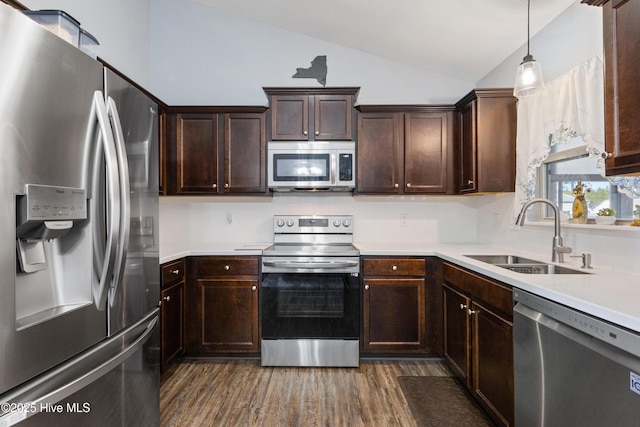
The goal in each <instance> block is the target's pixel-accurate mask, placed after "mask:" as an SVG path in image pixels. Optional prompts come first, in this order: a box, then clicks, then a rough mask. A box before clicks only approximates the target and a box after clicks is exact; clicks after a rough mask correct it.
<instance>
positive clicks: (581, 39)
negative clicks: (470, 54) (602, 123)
mask: <svg viewBox="0 0 640 427" xmlns="http://www.w3.org/2000/svg"><path fill="white" fill-rule="evenodd" d="M532 3H533V4H532V7H535V2H532ZM529 50H530V53H531V55H533V58H534V59H535V60H536V61H538V62H539V63H540V64H541V65H542V72H543V76H544V79H545V81H546V82H550V81H551V80H553V79H555V78H556V77H558V76H560V75H562V74H564V73H566V72H567V71H569V70H570V69H571V68H573V67H575V66H577V65H580V64H582V63H583V62H585V61H586V60H587V59H589V58H591V57H593V56H594V55H596V54H598V53H601V52H602V8H600V7H595V6H588V5H585V4H581V3H579V2H576V3H575V4H574V5H572V6H570V7H569V8H567V10H565V11H564V12H563V13H562V14H560V15H559V16H558V17H557V18H556V19H555V20H553V21H552V22H551V23H550V24H549V25H547V26H546V27H545V28H544V29H543V30H542V31H540V32H539V33H537V34H536V35H535V36H533V37H532V38H531V43H530V49H529ZM526 54H527V45H526V44H525V45H523V46H522V47H521V48H520V49H518V50H517V51H516V52H514V53H513V54H512V55H511V56H509V57H508V58H506V59H505V60H504V61H503V62H502V63H500V64H498V65H497V66H496V67H495V68H494V69H493V70H492V71H491V72H490V73H489V74H487V75H486V76H485V77H483V78H482V79H481V80H480V81H479V82H478V84H477V86H478V87H512V86H513V83H514V79H515V75H516V68H517V67H518V65H519V64H520V63H521V62H522V58H524V56H525V55H526Z"/></svg>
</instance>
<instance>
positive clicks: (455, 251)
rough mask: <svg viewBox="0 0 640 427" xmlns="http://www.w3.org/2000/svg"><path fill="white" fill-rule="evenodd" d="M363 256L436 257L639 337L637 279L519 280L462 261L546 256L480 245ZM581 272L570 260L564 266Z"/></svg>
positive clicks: (202, 250)
mask: <svg viewBox="0 0 640 427" xmlns="http://www.w3.org/2000/svg"><path fill="white" fill-rule="evenodd" d="M270 245H271V243H255V244H232V243H231V244H217V243H215V244H202V245H198V246H197V247H185V246H182V247H181V245H173V246H172V247H170V248H164V249H163V248H161V250H160V263H161V264H164V263H165V262H169V261H173V260H175V259H179V258H182V257H186V256H197V255H236V256H240V255H261V254H262V250H263V249H265V248H267V247H268V246H270ZM355 245H356V247H357V248H358V249H359V250H360V254H361V255H365V256H366V255H388V256H402V255H406V256H410V255H413V256H437V257H439V258H441V259H443V260H446V261H451V262H452V263H454V264H457V265H459V266H461V267H465V268H468V269H470V270H473V271H476V272H477V273H479V274H483V275H485V276H488V277H491V278H492V279H496V280H499V281H501V282H504V283H507V284H509V285H511V286H514V287H517V288H520V289H522V290H525V291H528V292H531V293H534V294H536V295H539V296H542V297H545V298H548V299H551V300H553V301H556V302H559V303H561V304H564V305H567V306H569V307H573V308H574V309H576V310H580V311H583V312H585V313H588V314H591V315H593V316H596V317H599V318H601V319H604V320H607V321H609V322H612V323H615V324H617V325H620V326H623V327H626V328H629V329H631V330H634V331H637V332H640V275H637V274H631V273H626V272H621V271H616V270H610V269H603V268H601V267H598V260H597V259H594V260H593V265H594V268H593V269H592V270H588V271H589V273H590V274H575V275H573V274H522V273H516V272H513V271H510V270H507V269H504V268H500V267H496V266H493V265H490V264H487V263H485V262H482V261H477V260H474V259H472V258H469V257H466V256H464V255H481V254H487V255H503V254H507V255H519V256H524V257H527V258H532V259H535V260H539V261H545V262H549V261H550V259H551V253H550V252H551V250H549V253H548V254H545V255H541V254H539V253H527V252H523V251H518V250H514V249H509V248H501V247H496V246H489V245H479V244H442V243H427V244H417V243H355ZM563 265H564V266H566V267H569V268H574V269H578V270H579V269H580V265H581V263H580V262H579V261H575V260H574V259H571V260H570V261H567V262H565V263H564V264H563Z"/></svg>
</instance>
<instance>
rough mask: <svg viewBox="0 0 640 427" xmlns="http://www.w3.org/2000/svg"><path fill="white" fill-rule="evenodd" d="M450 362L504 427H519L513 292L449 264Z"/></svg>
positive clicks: (447, 342) (447, 345) (446, 280)
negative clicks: (514, 375)
mask: <svg viewBox="0 0 640 427" xmlns="http://www.w3.org/2000/svg"><path fill="white" fill-rule="evenodd" d="M443 279H444V284H443V288H442V289H443V315H444V316H443V317H444V358H445V360H446V361H447V363H448V365H449V366H450V367H451V369H452V370H453V371H454V373H455V374H456V375H457V376H458V377H459V378H460V379H461V380H462V382H463V383H464V384H465V385H466V386H467V388H468V389H469V391H471V393H472V394H473V396H474V397H475V398H476V399H477V400H478V402H479V403H480V405H481V406H482V407H483V408H484V409H485V410H486V411H487V413H488V414H489V415H490V416H491V418H492V419H493V421H494V422H495V423H496V424H497V425H500V426H512V425H513V423H514V407H513V405H514V398H513V393H514V386H513V323H512V320H513V302H512V292H511V288H510V287H509V286H507V285H503V284H501V283H499V282H496V281H493V280H490V279H488V278H486V277H483V276H480V275H477V274H475V273H472V272H469V271H466V270H464V269H462V268H460V267H457V266H454V265H451V264H448V263H444V265H443Z"/></svg>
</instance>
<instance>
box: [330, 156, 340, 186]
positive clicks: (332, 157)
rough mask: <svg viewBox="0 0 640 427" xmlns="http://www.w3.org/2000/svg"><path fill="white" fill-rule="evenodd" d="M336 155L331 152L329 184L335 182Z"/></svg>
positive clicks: (336, 171) (336, 169) (336, 170)
mask: <svg viewBox="0 0 640 427" xmlns="http://www.w3.org/2000/svg"><path fill="white" fill-rule="evenodd" d="M337 159H338V156H336V153H333V152H332V153H331V185H335V184H336V175H337V173H338V160H337Z"/></svg>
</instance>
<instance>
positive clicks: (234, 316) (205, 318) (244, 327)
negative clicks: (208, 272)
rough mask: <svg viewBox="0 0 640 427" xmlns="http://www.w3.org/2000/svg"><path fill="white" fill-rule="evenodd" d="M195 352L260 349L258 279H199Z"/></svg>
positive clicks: (233, 351)
mask: <svg viewBox="0 0 640 427" xmlns="http://www.w3.org/2000/svg"><path fill="white" fill-rule="evenodd" d="M196 284H197V290H198V296H199V297H198V302H197V306H198V313H197V318H198V324H197V325H190V327H194V328H195V329H196V330H197V331H198V338H197V343H196V348H195V349H194V350H195V353H201V354H206V353H235V352H257V351H258V349H259V342H260V340H259V332H258V281H257V280H254V279H233V278H228V279H199V280H197V282H196Z"/></svg>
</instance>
